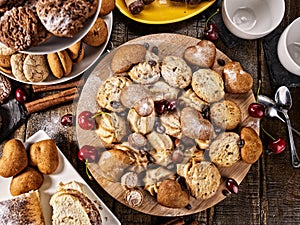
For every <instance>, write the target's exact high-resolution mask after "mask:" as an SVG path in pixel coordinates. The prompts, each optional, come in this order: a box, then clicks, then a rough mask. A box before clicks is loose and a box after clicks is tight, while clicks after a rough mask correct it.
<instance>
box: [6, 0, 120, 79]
mask: <svg viewBox="0 0 300 225" xmlns="http://www.w3.org/2000/svg"><path fill="white" fill-rule="evenodd" d="M97 7H98V0H93V1H86V0H80V1H76V3H74V2H73V1H69V0H68V1H61V0H51V1H44V0H24V1H13V0H10V1H3V2H1V1H0V28H1V29H0V30H1V32H0V71H2V72H3V73H5V74H8V75H12V76H14V77H15V78H16V79H17V80H20V81H23V82H42V81H44V80H46V79H47V78H48V77H49V76H52V75H53V77H54V79H55V78H57V79H60V78H62V77H64V76H68V75H70V74H71V72H72V69H73V66H74V64H78V63H80V62H81V61H82V60H83V58H84V56H85V48H86V46H91V47H98V46H101V45H103V44H104V43H105V42H106V41H107V38H108V35H109V33H108V27H107V24H106V21H105V20H104V18H101V16H103V17H104V16H106V15H107V14H109V13H110V12H111V11H112V10H113V9H114V7H115V1H114V0H112V1H111V0H107V1H106V3H105V4H102V5H101V8H100V9H101V10H102V11H101V12H102V14H99V17H98V18H97V19H96V21H95V23H94V24H93V26H92V27H91V29H90V31H89V32H88V33H87V34H86V36H85V37H83V39H82V40H80V41H78V42H77V43H75V44H74V45H72V46H70V47H68V48H67V49H65V50H63V51H59V52H55V53H53V54H49V55H39V56H37V55H32V56H28V55H27V54H23V53H19V52H20V51H24V50H27V49H29V48H30V47H33V46H37V45H39V44H41V43H43V42H45V41H46V40H48V39H49V38H50V37H52V36H53V35H54V36H59V37H70V38H72V37H73V36H74V35H75V34H77V33H78V32H79V30H80V29H81V28H82V26H83V24H84V23H85V21H86V20H87V19H88V18H90V17H91V16H92V15H94V13H95V12H96V10H97ZM58 15H59V16H58ZM63 15H65V16H63ZM53 18H55V19H53ZM12 29H13V30H12ZM45 58H46V60H45ZM25 59H26V60H25Z"/></svg>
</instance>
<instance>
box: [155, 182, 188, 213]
mask: <svg viewBox="0 0 300 225" xmlns="http://www.w3.org/2000/svg"><path fill="white" fill-rule="evenodd" d="M189 200H190V195H189V194H188V193H187V192H186V191H184V190H182V189H181V186H180V184H179V183H178V182H177V181H175V180H164V181H163V182H162V183H161V184H160V185H159V188H158V191H157V202H158V203H159V204H161V205H163V206H166V207H170V208H184V207H185V206H187V205H188V204H189Z"/></svg>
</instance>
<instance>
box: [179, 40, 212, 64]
mask: <svg viewBox="0 0 300 225" xmlns="http://www.w3.org/2000/svg"><path fill="white" fill-rule="evenodd" d="M183 57H184V59H185V60H186V61H187V62H188V63H190V64H193V65H196V66H200V67H202V68H210V67H212V66H213V64H214V61H215V57H216V46H215V44H214V43H212V42H211V41H208V40H201V41H200V42H198V43H197V45H195V46H190V47H188V48H187V49H186V50H185V51H184V53H183Z"/></svg>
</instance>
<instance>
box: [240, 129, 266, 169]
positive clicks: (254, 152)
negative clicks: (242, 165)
mask: <svg viewBox="0 0 300 225" xmlns="http://www.w3.org/2000/svg"><path fill="white" fill-rule="evenodd" d="M241 139H242V140H244V146H243V147H242V148H241V156H242V160H243V161H244V162H246V163H248V164H252V163H255V162H256V161H257V160H258V159H259V157H260V155H261V153H262V151H263V145H262V142H261V140H260V138H259V136H258V134H257V133H256V132H255V130H253V129H252V128H251V127H243V128H242V129H241Z"/></svg>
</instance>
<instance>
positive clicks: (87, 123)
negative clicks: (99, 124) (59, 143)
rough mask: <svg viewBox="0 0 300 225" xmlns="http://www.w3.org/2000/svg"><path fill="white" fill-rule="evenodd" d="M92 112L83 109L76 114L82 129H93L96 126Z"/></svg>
mask: <svg viewBox="0 0 300 225" xmlns="http://www.w3.org/2000/svg"><path fill="white" fill-rule="evenodd" d="M93 116H94V114H93V113H92V112H90V111H83V112H81V113H80V114H79V115H78V125H79V126H80V127H81V128H82V129H84V130H93V129H95V128H96V122H95V119H94V118H93Z"/></svg>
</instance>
